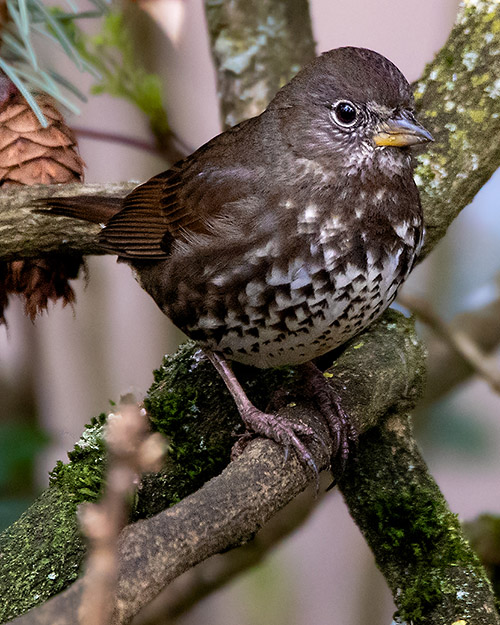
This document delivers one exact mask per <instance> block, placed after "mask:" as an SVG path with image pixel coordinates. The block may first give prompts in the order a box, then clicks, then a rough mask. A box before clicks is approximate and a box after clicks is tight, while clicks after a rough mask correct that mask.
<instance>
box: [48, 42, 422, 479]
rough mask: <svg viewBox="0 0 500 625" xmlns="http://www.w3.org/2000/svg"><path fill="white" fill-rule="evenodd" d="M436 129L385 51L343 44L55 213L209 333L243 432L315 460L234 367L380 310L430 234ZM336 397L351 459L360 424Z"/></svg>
mask: <svg viewBox="0 0 500 625" xmlns="http://www.w3.org/2000/svg"><path fill="white" fill-rule="evenodd" d="M432 140H433V139H432V136H431V134H430V133H429V132H428V131H427V130H426V129H425V128H424V126H422V125H421V124H420V123H419V122H418V121H417V119H416V117H415V111H414V101H413V96H412V91H411V88H410V85H409V84H408V81H407V80H406V78H405V77H404V75H403V74H402V73H401V71H400V70H399V69H398V68H397V67H396V66H395V65H394V64H393V63H392V62H391V61H389V60H388V59H387V58H385V57H384V56H382V55H381V54H379V53H377V52H375V51H373V50H368V49H366V48H359V47H351V46H348V47H341V48H336V49H334V50H330V51H328V52H325V53H323V54H321V55H320V56H318V57H316V58H315V59H314V60H313V61H312V62H310V63H309V64H308V65H306V66H305V67H304V68H303V69H302V70H301V71H299V72H298V74H297V75H296V76H295V77H294V78H292V80H291V81H290V82H288V83H287V84H286V85H284V86H283V87H282V88H281V89H280V90H279V91H278V92H277V94H276V95H275V96H274V98H273V99H272V100H271V102H270V104H269V105H268V107H267V108H266V109H265V111H264V112H263V113H261V114H260V115H258V116H256V117H253V118H250V119H248V120H245V121H243V122H241V123H239V124H237V125H236V126H234V127H232V128H230V129H228V130H226V131H224V132H222V133H221V134H219V135H218V136H216V137H215V138H213V139H211V140H210V141H208V143H206V144H205V145H203V146H202V147H200V148H199V149H197V150H196V151H195V152H194V153H193V154H191V155H190V156H188V157H186V158H185V159H183V160H181V161H179V162H178V163H176V164H174V165H173V166H172V167H171V168H170V169H168V170H167V171H165V172H163V173H160V174H159V175H156V176H154V177H152V178H151V179H150V180H148V181H147V182H145V183H143V184H141V185H139V186H138V187H136V188H135V189H134V190H133V191H132V192H131V193H130V194H129V195H127V196H126V197H125V198H104V197H102V198H99V197H96V196H79V197H74V198H59V199H55V198H51V199H50V200H49V201H50V204H51V211H52V212H54V213H56V214H60V215H66V216H70V217H76V218H79V219H85V220H87V221H92V222H95V223H101V224H104V225H103V227H102V230H101V232H100V237H99V243H100V245H101V246H102V248H103V249H104V250H106V251H108V252H111V253H114V254H116V255H118V260H119V261H122V262H126V263H128V264H129V265H130V266H131V267H132V269H133V272H134V274H135V277H136V279H137V280H138V282H139V283H140V285H141V286H142V287H143V289H145V290H146V291H147V292H148V293H149V294H150V295H151V296H152V298H153V299H154V301H155V302H156V304H157V305H158V306H159V308H160V309H161V310H162V311H163V312H164V313H165V314H166V315H167V316H168V317H169V318H170V319H171V320H172V321H173V323H174V324H175V325H176V326H178V327H179V328H180V329H181V330H182V331H183V332H184V333H185V334H186V335H187V336H188V337H191V338H192V339H194V340H195V341H197V342H198V344H199V345H200V347H201V349H202V350H203V351H204V353H205V354H206V355H207V357H208V358H209V359H210V361H211V362H212V363H213V365H214V366H215V368H216V370H217V371H218V372H219V374H220V375H221V377H222V378H223V380H224V382H225V384H226V386H227V388H228V389H229V391H230V393H231V395H232V396H233V398H234V400H235V403H236V405H237V407H238V410H239V412H240V415H241V417H242V419H243V421H244V423H245V425H246V427H247V429H248V430H249V431H250V432H252V433H253V434H256V435H262V436H265V437H268V438H270V439H272V440H274V441H276V442H277V443H280V444H281V445H283V446H284V447H285V448H286V449H287V450H288V449H290V448H292V449H294V450H295V451H296V453H297V454H298V456H299V459H300V460H301V462H302V463H303V464H305V465H308V466H309V467H310V468H311V469H312V470H313V471H315V470H316V466H315V463H314V460H313V458H312V454H311V452H310V450H309V446H308V443H307V440H308V438H309V437H314V436H315V432H313V431H312V429H311V428H310V427H309V426H306V425H305V424H301V423H296V424H292V423H290V422H289V421H288V420H287V419H285V418H284V417H282V416H279V415H278V414H274V413H272V412H269V413H268V412H264V411H261V410H259V409H257V408H256V407H255V406H254V405H253V404H252V403H251V402H250V400H249V399H248V397H247V396H246V394H245V391H244V389H243V388H242V386H241V385H240V383H239V381H238V379H237V377H236V375H235V374H234V371H233V368H232V364H231V363H232V362H238V363H243V364H245V365H251V366H254V367H259V368H270V367H280V366H284V365H293V366H296V365H304V366H306V367H307V366H309V365H307V364H306V363H310V362H311V361H313V360H314V359H315V358H317V357H320V356H322V355H323V354H325V353H327V352H329V351H331V350H333V349H334V348H337V347H339V346H341V345H343V344H344V343H345V342H346V341H348V340H349V339H350V338H352V337H353V336H355V335H356V334H358V333H359V332H361V331H362V330H363V329H364V328H366V327H367V326H368V325H369V324H370V323H372V322H373V321H374V320H375V319H377V318H378V317H379V316H380V315H381V314H382V313H383V311H384V310H385V309H386V308H387V307H388V306H389V305H390V304H391V302H392V301H393V300H394V298H395V296H396V293H397V290H398V288H399V286H400V285H401V284H402V283H403V282H404V280H405V279H406V278H407V276H408V274H409V273H410V271H411V269H412V267H413V265H414V264H415V260H416V258H417V257H418V254H419V251H420V249H421V246H422V242H423V236H424V222H423V214H422V208H421V203H420V198H419V193H418V189H417V187H416V184H415V182H414V179H413V170H414V157H413V155H412V148H413V147H415V146H420V145H422V144H425V143H427V142H429V141H432ZM330 403H331V405H330V407H329V408H328V409H327V410H326V413H327V423H328V426H329V429H330V431H331V434H332V438H333V441H334V450H333V454H332V458H333V459H335V458H337V460H338V459H340V464H341V465H342V467H343V466H345V462H346V461H347V458H348V456H349V450H350V447H351V446H352V443H353V441H354V440H355V438H356V433H355V432H354V430H353V426H352V424H351V423H350V421H349V418H348V415H346V414H345V413H344V411H343V410H342V407H341V406H340V405H339V403H338V401H337V399H336V398H335V397H334V398H332V401H331V402H330Z"/></svg>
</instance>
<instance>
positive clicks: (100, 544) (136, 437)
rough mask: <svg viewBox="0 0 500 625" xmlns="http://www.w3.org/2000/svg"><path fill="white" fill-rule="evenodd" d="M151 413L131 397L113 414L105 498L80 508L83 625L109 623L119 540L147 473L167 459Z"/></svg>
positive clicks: (108, 432) (116, 573) (109, 426)
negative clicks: (85, 547)
mask: <svg viewBox="0 0 500 625" xmlns="http://www.w3.org/2000/svg"><path fill="white" fill-rule="evenodd" d="M147 432H148V421H147V418H146V412H145V410H144V409H143V408H142V409H141V408H140V407H139V406H138V404H137V403H136V402H135V400H133V401H131V399H130V397H128V398H125V399H123V400H122V403H121V405H120V410H119V412H118V413H116V414H112V415H109V417H108V424H107V433H106V441H107V445H108V463H109V465H108V472H107V479H106V486H105V490H104V495H103V497H102V499H101V501H100V502H99V503H97V504H87V505H84V506H82V507H81V509H80V514H79V516H80V523H81V528H82V531H83V533H84V534H85V535H86V536H87V538H88V541H89V555H88V558H87V563H86V575H85V585H84V589H83V594H82V601H81V603H80V606H79V609H78V621H79V623H80V625H108V623H109V622H110V619H111V616H112V613H113V609H114V603H115V601H114V597H115V594H116V588H117V580H118V555H117V554H118V536H119V534H120V532H121V530H122V529H123V528H124V527H125V525H126V524H127V520H128V500H129V498H130V493H131V491H132V490H133V488H134V486H135V485H136V484H137V482H138V478H139V475H140V474H141V473H143V472H144V471H146V470H149V471H151V470H153V469H158V468H159V467H157V466H156V465H158V461H159V460H160V459H161V456H162V453H163V452H162V445H161V442H160V441H159V440H158V437H159V436H160V435H159V434H152V435H150V436H147Z"/></svg>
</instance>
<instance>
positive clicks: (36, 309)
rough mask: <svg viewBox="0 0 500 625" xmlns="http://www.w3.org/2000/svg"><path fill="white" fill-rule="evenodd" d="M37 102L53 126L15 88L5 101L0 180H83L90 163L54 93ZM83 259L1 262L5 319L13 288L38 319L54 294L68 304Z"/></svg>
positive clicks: (0, 309)
mask: <svg viewBox="0 0 500 625" xmlns="http://www.w3.org/2000/svg"><path fill="white" fill-rule="evenodd" d="M3 79H4V80H5V77H3ZM4 92H5V93H7V92H8V90H6V89H4ZM37 103H38V105H39V106H40V108H41V110H42V111H43V114H44V115H45V117H46V119H47V121H48V122H49V125H48V126H47V128H43V126H42V125H41V124H40V122H39V121H38V118H37V117H36V115H35V114H34V113H33V111H32V110H31V108H30V106H29V105H28V104H27V102H26V100H25V99H24V98H23V97H22V96H21V94H20V93H19V92H18V91H17V90H15V89H14V90H12V89H10V91H9V93H8V96H7V97H5V99H4V103H3V106H0V186H4V187H7V186H13V185H25V184H57V183H68V182H78V181H82V180H83V167H84V163H83V160H82V159H81V157H80V155H79V154H78V149H77V145H76V140H75V138H74V135H73V133H72V131H71V130H70V129H69V128H68V126H66V124H65V123H64V119H63V116H62V115H61V114H60V113H59V111H58V110H57V109H56V108H55V106H54V102H53V100H52V99H51V98H49V97H48V96H46V95H40V96H38V97H37ZM82 264H83V259H82V257H81V256H71V257H70V256H63V255H59V256H56V255H51V256H50V257H47V258H41V259H35V260H32V259H26V260H17V261H12V262H9V263H0V324H1V323H4V322H5V318H4V309H5V307H6V306H7V302H8V294H9V293H19V294H22V296H23V297H24V300H25V311H26V314H27V315H29V317H30V318H31V319H32V320H33V319H34V318H35V317H36V315H37V314H38V313H40V312H41V311H43V310H44V309H46V308H47V304H48V301H49V300H57V299H59V298H61V299H62V302H63V306H65V305H66V304H68V303H71V302H73V301H74V299H75V294H74V292H73V289H72V288H71V286H70V284H69V283H68V280H69V279H72V278H76V277H77V275H78V271H79V269H80V267H81V265H82Z"/></svg>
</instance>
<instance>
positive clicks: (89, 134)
mask: <svg viewBox="0 0 500 625" xmlns="http://www.w3.org/2000/svg"><path fill="white" fill-rule="evenodd" d="M72 129H73V131H74V133H75V134H76V135H77V137H78V138H85V139H95V140H97V141H110V142H112V143H121V144H122V145H126V146H129V147H131V148H137V149H138V150H144V151H145V152H150V153H151V154H160V150H159V148H158V146H157V145H155V144H154V143H152V142H150V141H144V140H142V139H136V138H135V137H130V136H129V135H122V134H120V133H117V132H106V131H103V130H93V129H92V128H81V127H79V126H73V127H72Z"/></svg>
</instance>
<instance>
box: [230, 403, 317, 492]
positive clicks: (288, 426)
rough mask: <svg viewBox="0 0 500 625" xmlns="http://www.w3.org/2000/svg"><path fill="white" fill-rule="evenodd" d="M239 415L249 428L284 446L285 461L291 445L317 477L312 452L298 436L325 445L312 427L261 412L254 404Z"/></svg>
mask: <svg viewBox="0 0 500 625" xmlns="http://www.w3.org/2000/svg"><path fill="white" fill-rule="evenodd" d="M241 416H242V418H243V421H244V422H245V424H246V426H247V427H248V428H249V429H250V430H252V431H253V432H255V433H256V434H260V435H261V436H265V437H266V438H270V439H271V440H273V441H275V442H276V443H279V444H280V445H283V446H284V449H285V462H286V461H287V460H288V455H289V450H290V447H293V449H294V450H295V452H296V454H297V456H298V458H299V460H300V462H301V464H302V465H304V466H307V467H309V469H310V470H311V472H312V473H313V474H314V476H315V477H316V480H317V479H318V476H319V472H318V467H317V466H316V463H315V462H314V459H313V457H312V454H311V452H310V451H309V449H308V448H307V446H306V445H305V444H304V443H303V442H302V441H301V439H300V438H299V437H300V436H306V437H307V436H308V437H311V438H312V437H314V438H317V439H318V440H319V441H320V442H321V443H322V445H324V446H325V443H324V442H323V441H321V439H320V437H319V436H318V435H317V433H316V432H315V431H314V430H313V429H312V428H310V427H309V426H308V425H306V424H305V423H292V422H291V421H289V420H288V419H285V418H283V417H281V416H279V415H273V414H269V413H266V412H262V411H260V410H258V409H257V408H255V406H252V407H251V408H249V409H248V410H246V411H245V413H244V414H242V415H241Z"/></svg>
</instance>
